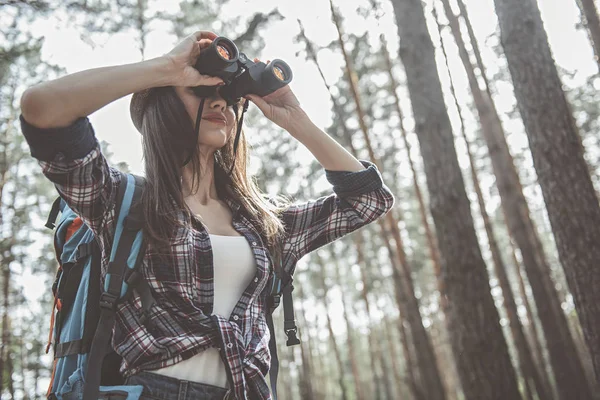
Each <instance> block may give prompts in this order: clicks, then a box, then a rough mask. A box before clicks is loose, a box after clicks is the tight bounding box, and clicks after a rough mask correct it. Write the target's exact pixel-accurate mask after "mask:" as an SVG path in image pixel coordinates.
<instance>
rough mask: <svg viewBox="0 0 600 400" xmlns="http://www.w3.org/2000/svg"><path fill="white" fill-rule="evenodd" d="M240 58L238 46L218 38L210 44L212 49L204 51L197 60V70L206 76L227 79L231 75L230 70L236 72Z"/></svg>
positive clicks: (225, 39)
mask: <svg viewBox="0 0 600 400" xmlns="http://www.w3.org/2000/svg"><path fill="white" fill-rule="evenodd" d="M238 57H239V52H238V48H237V46H236V45H235V44H234V43H233V42H232V41H231V40H229V39H227V38H224V37H218V38H216V39H215V40H213V42H212V43H211V44H210V47H209V48H207V49H205V50H203V51H202V52H201V53H200V55H199V56H198V59H197V60H196V65H195V68H196V69H197V70H198V71H199V72H200V73H201V74H206V75H215V76H219V77H220V78H222V79H226V77H228V75H231V73H229V72H228V71H226V70H227V69H228V68H231V69H233V70H236V69H237V67H236V66H235V62H236V61H237V59H238Z"/></svg>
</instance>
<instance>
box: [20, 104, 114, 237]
mask: <svg viewBox="0 0 600 400" xmlns="http://www.w3.org/2000/svg"><path fill="white" fill-rule="evenodd" d="M20 121H21V130H22V132H23V135H24V136H25V139H26V140H27V143H28V144H29V148H30V151H31V155H32V156H33V157H35V158H36V159H37V160H38V161H39V164H40V166H41V167H42V173H43V174H44V175H45V176H46V177H47V178H48V179H49V180H50V181H51V182H52V183H54V185H55V187H56V189H57V190H58V192H59V194H60V196H61V197H62V198H63V199H64V200H65V202H66V203H67V205H68V206H69V207H70V208H71V209H72V210H73V211H74V212H75V213H77V214H78V215H79V216H80V217H81V219H82V220H83V222H85V223H86V224H87V225H88V226H89V227H90V228H91V229H92V231H93V232H94V234H96V235H98V234H99V233H100V232H101V230H102V228H103V225H104V221H105V218H106V215H107V213H108V212H109V211H110V209H111V208H112V206H113V205H114V195H115V193H116V188H117V186H118V182H119V180H120V176H121V175H120V172H119V171H118V170H116V169H114V168H112V167H110V166H109V165H108V162H107V160H106V159H105V157H104V155H103V154H102V151H101V149H100V144H99V143H98V140H97V139H96V136H95V134H94V129H93V127H92V125H91V123H90V121H89V119H88V118H87V117H84V118H79V119H77V120H76V121H75V122H74V123H72V124H71V125H69V126H66V127H61V128H48V129H46V128H38V127H36V126H34V125H32V124H30V123H29V122H27V121H26V120H25V119H24V118H23V116H22V115H21V116H20Z"/></svg>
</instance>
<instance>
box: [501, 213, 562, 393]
mask: <svg viewBox="0 0 600 400" xmlns="http://www.w3.org/2000/svg"><path fill="white" fill-rule="evenodd" d="M505 222H506V219H505ZM509 241H510V255H511V259H512V262H513V265H514V266H515V273H516V274H517V281H518V285H519V294H520V295H521V299H523V305H524V306H525V312H526V313H527V320H528V321H529V336H530V338H531V342H532V343H533V349H534V352H535V354H536V356H535V358H536V360H537V364H536V365H537V368H538V371H539V372H540V374H541V378H542V380H543V385H544V387H545V388H546V390H547V392H548V393H551V394H552V395H553V396H552V397H556V396H555V394H556V393H555V392H554V391H553V388H552V386H551V385H550V376H549V375H548V368H546V358H545V357H544V350H543V349H542V344H541V343H540V337H541V336H540V332H539V329H538V323H537V320H536V319H535V316H534V315H533V311H532V309H531V304H530V302H529V296H527V292H526V290H525V282H524V281H523V275H522V272H521V263H519V260H517V255H516V254H515V252H516V249H515V246H514V244H513V242H512V240H509Z"/></svg>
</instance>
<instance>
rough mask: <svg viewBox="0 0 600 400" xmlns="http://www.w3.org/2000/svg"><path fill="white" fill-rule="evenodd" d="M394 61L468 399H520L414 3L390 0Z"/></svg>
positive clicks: (432, 54) (422, 22)
mask: <svg viewBox="0 0 600 400" xmlns="http://www.w3.org/2000/svg"><path fill="white" fill-rule="evenodd" d="M392 5H393V6H394V12H395V16H396V22H397V25H398V33H399V35H400V58H401V60H402V62H403V64H404V68H405V71H406V77H407V85H408V90H409V94H410V99H411V102H412V106H413V113H414V119H415V130H416V132H417V135H418V138H419V143H420V146H421V154H422V155H423V160H424V165H425V174H426V176H427V186H428V189H429V193H430V199H431V200H430V207H431V212H432V215H433V220H434V223H435V227H436V233H437V238H438V245H439V249H440V255H441V259H442V276H443V277H444V279H445V282H444V287H445V289H446V294H447V296H448V313H447V316H448V326H449V332H450V337H451V341H452V347H453V350H454V355H455V357H456V362H457V367H458V373H459V376H460V378H461V382H462V386H463V391H464V394H465V397H466V398H467V399H469V400H470V399H478V400H482V399H498V398H507V399H520V398H521V395H520V393H519V389H518V386H517V380H516V374H515V371H514V368H513V366H512V364H511V361H510V357H509V354H508V346H507V345H506V341H505V340H504V336H503V334H502V328H501V327H500V323H499V316H498V311H497V310H496V307H495V305H494V301H493V299H492V295H491V293H490V285H489V276H488V274H487V270H486V266H485V263H484V261H483V257H482V255H481V250H480V249H479V244H478V241H477V236H476V234H475V228H474V225H473V217H472V215H471V210H470V206H469V200H468V198H467V195H466V191H465V186H464V181H463V178H462V174H461V170H460V167H459V165H458V159H457V156H456V150H455V148H454V142H453V134H452V127H451V125H450V119H449V117H448V113H447V111H446V106H445V104H444V97H443V94H442V87H441V83H440V79H439V76H438V73H437V66H436V63H435V50H434V47H433V43H432V41H431V37H430V36H429V32H428V30H427V24H426V22H425V14H424V11H423V5H422V3H421V1H420V0H393V1H392Z"/></svg>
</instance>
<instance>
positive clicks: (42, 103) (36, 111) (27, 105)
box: [20, 86, 57, 129]
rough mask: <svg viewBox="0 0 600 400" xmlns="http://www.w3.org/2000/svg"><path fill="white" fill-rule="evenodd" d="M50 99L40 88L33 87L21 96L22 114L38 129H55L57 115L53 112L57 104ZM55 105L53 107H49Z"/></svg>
mask: <svg viewBox="0 0 600 400" xmlns="http://www.w3.org/2000/svg"><path fill="white" fill-rule="evenodd" d="M54 101H55V99H49V94H48V93H47V92H46V91H45V90H44V89H43V88H39V87H38V86H32V87H30V88H29V89H27V90H25V92H24V93H23V94H22V95H21V102H20V106H21V114H22V115H23V118H24V119H25V120H26V121H27V122H28V123H30V124H31V125H33V126H36V127H38V128H42V129H44V128H55V127H56V116H57V113H56V112H54V111H53V109H56V108H54V107H55V106H57V104H53V102H54ZM49 104H53V107H49Z"/></svg>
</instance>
